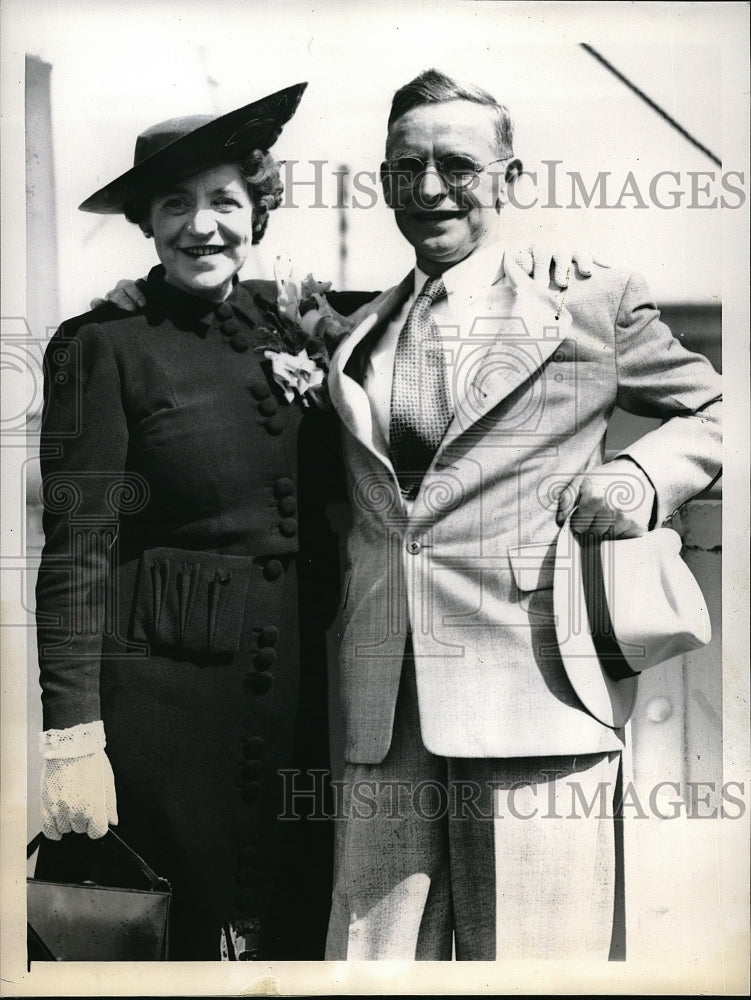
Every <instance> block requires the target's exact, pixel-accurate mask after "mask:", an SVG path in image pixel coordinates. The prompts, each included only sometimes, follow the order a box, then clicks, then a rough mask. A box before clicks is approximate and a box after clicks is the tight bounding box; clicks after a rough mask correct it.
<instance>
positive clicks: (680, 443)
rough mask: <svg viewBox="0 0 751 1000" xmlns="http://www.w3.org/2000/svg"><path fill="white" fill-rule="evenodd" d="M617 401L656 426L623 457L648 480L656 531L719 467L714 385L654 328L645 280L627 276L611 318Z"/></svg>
mask: <svg viewBox="0 0 751 1000" xmlns="http://www.w3.org/2000/svg"><path fill="white" fill-rule="evenodd" d="M615 336H616V362H617V366H618V396H617V402H618V405H619V406H620V407H622V409H624V410H627V411H629V412H630V413H636V414H639V415H641V416H651V417H661V418H662V420H663V423H662V424H661V425H660V427H658V428H656V429H655V430H653V431H650V432H649V433H648V434H645V435H644V436H643V437H641V438H639V439H638V440H637V441H635V442H634V443H633V444H631V445H629V446H628V447H627V448H625V449H624V450H623V452H622V453H621V454H622V455H626V456H628V457H629V458H631V459H632V460H633V461H635V462H636V463H637V464H638V465H639V466H641V468H642V469H643V470H644V472H645V473H646V474H647V475H648V476H649V478H650V480H651V482H652V484H653V486H654V488H655V491H656V494H657V510H656V524H657V525H660V524H662V523H663V521H665V520H666V519H667V518H669V517H670V516H671V515H672V514H673V513H675V511H676V510H677V509H678V508H679V507H680V506H682V505H683V504H684V503H686V502H687V501H688V500H690V499H691V498H692V497H694V496H696V494H697V493H701V492H702V491H703V490H705V489H706V488H707V487H708V486H710V485H711V484H712V483H713V482H714V480H716V479H717V478H718V476H719V475H720V472H721V468H722V438H721V400H722V390H721V379H720V376H719V375H718V373H717V372H716V371H715V370H714V368H713V367H712V365H711V364H710V363H709V361H708V360H707V359H706V358H705V357H704V356H703V355H701V354H695V353H693V352H691V351H688V350H686V348H684V347H683V345H682V344H681V343H680V342H679V341H678V340H677V339H676V338H675V337H674V336H673V335H672V333H671V332H670V330H669V329H668V327H667V326H666V325H665V324H664V323H662V322H661V321H660V313H659V311H658V310H657V308H656V307H655V305H654V303H653V301H652V299H651V296H650V293H649V291H648V289H647V286H646V284H645V282H644V279H643V278H642V277H641V276H639V275H631V277H630V278H629V281H628V283H627V285H626V289H625V291H624V294H623V297H622V299H621V303H620V306H619V309H618V315H617V318H616V330H615Z"/></svg>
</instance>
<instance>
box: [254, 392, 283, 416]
mask: <svg viewBox="0 0 751 1000" xmlns="http://www.w3.org/2000/svg"><path fill="white" fill-rule="evenodd" d="M278 409H279V404H278V403H277V401H276V400H275V399H274V398H273V396H272V397H270V398H269V399H262V400H261V402H260V403H259V404H258V412H259V413H260V414H261V416H262V417H273V416H274V414H275V413H276V411H277V410H278Z"/></svg>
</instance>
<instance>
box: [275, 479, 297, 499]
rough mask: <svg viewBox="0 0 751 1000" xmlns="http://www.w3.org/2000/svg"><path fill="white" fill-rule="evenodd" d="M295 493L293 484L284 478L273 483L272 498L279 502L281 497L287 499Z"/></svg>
mask: <svg viewBox="0 0 751 1000" xmlns="http://www.w3.org/2000/svg"><path fill="white" fill-rule="evenodd" d="M294 492H295V484H294V483H293V482H292V480H291V479H288V478H287V477H286V476H284V477H282V478H281V479H277V481H276V482H275V483H274V496H275V497H276V499H277V500H281V499H282V497H289V496H292V494H293V493H294Z"/></svg>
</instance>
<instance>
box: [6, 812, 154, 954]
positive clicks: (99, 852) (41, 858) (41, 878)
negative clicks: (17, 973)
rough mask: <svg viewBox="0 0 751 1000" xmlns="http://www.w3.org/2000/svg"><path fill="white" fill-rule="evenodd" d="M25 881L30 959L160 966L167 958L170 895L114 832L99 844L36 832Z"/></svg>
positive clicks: (83, 836) (73, 836)
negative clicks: (29, 874)
mask: <svg viewBox="0 0 751 1000" xmlns="http://www.w3.org/2000/svg"><path fill="white" fill-rule="evenodd" d="M37 849H38V850H39V854H38V856H37V861H36V865H35V869H34V877H33V878H27V879H26V905H27V912H26V930H27V950H28V960H29V962H32V961H47V962H64V961H72V962H160V961H162V962H163V961H166V960H167V957H168V954H167V952H168V937H169V912H170V902H171V899H172V889H171V887H170V884H169V882H168V881H167V880H166V879H163V878H160V877H159V876H158V875H156V874H155V873H154V872H153V871H152V870H151V868H150V867H149V866H148V865H147V864H146V862H145V861H144V860H143V858H141V857H140V856H139V855H138V854H136V852H135V851H134V850H132V848H130V847H129V846H128V845H127V844H126V843H125V841H124V840H122V839H121V838H120V837H119V836H118V835H117V834H116V833H115V831H114V830H112V829H110V830H109V831H108V832H107V833H106V834H105V836H104V837H102V838H100V839H98V840H92V839H90V838H89V837H88V836H87V835H86V834H76V833H69V834H66V835H65V836H64V837H63V838H62V840H60V841H55V840H48V839H47V838H46V837H44V836H43V835H42V834H41V833H40V834H37V836H36V837H34V839H33V840H32V841H31V843H30V844H29V845H28V847H27V850H26V856H27V858H30V857H31V856H32V855H33V854H34V852H35V851H36V850H37Z"/></svg>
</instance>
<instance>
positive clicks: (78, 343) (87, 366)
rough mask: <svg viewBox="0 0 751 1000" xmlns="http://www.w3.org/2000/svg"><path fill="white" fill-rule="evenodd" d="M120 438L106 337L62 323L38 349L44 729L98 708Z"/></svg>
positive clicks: (115, 374) (122, 428) (91, 715)
mask: <svg viewBox="0 0 751 1000" xmlns="http://www.w3.org/2000/svg"><path fill="white" fill-rule="evenodd" d="M127 446H128V431H127V422H126V419H125V413H124V409H123V403H122V395H121V386H120V376H119V371H118V366H117V364H116V360H115V356H114V353H113V350H112V346H111V344H110V342H109V339H108V337H107V336H106V334H105V332H104V331H103V330H102V328H101V327H100V326H98V325H97V324H94V323H90V324H88V325H82V326H78V327H76V325H75V324H74V323H72V324H71V325H70V327H66V326H65V325H64V326H63V327H61V328H60V330H58V332H57V333H56V334H55V336H54V337H53V338H52V340H51V341H50V343H49V345H48V347H47V350H46V352H45V369H44V413H43V417H42V427H41V439H40V464H41V472H42V500H43V508H44V513H43V526H44V535H45V544H44V548H43V550H42V558H41V563H40V568H39V576H38V580H37V588H36V614H37V642H38V652H39V668H40V682H41V687H42V710H43V713H42V714H43V726H44V729H51V728H53V729H66V728H68V727H70V726H74V725H78V724H81V723H86V722H91V721H93V720H95V719H99V718H101V715H100V707H99V663H100V656H101V649H102V636H103V634H104V632H105V630H106V629H107V628H108V627H110V623H109V616H110V614H111V604H110V602H109V601H108V591H109V575H110V550H111V548H112V546H113V544H114V542H115V540H116V535H117V510H118V503H119V500H120V494H121V491H122V484H123V480H124V469H125V461H126V454H127Z"/></svg>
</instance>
